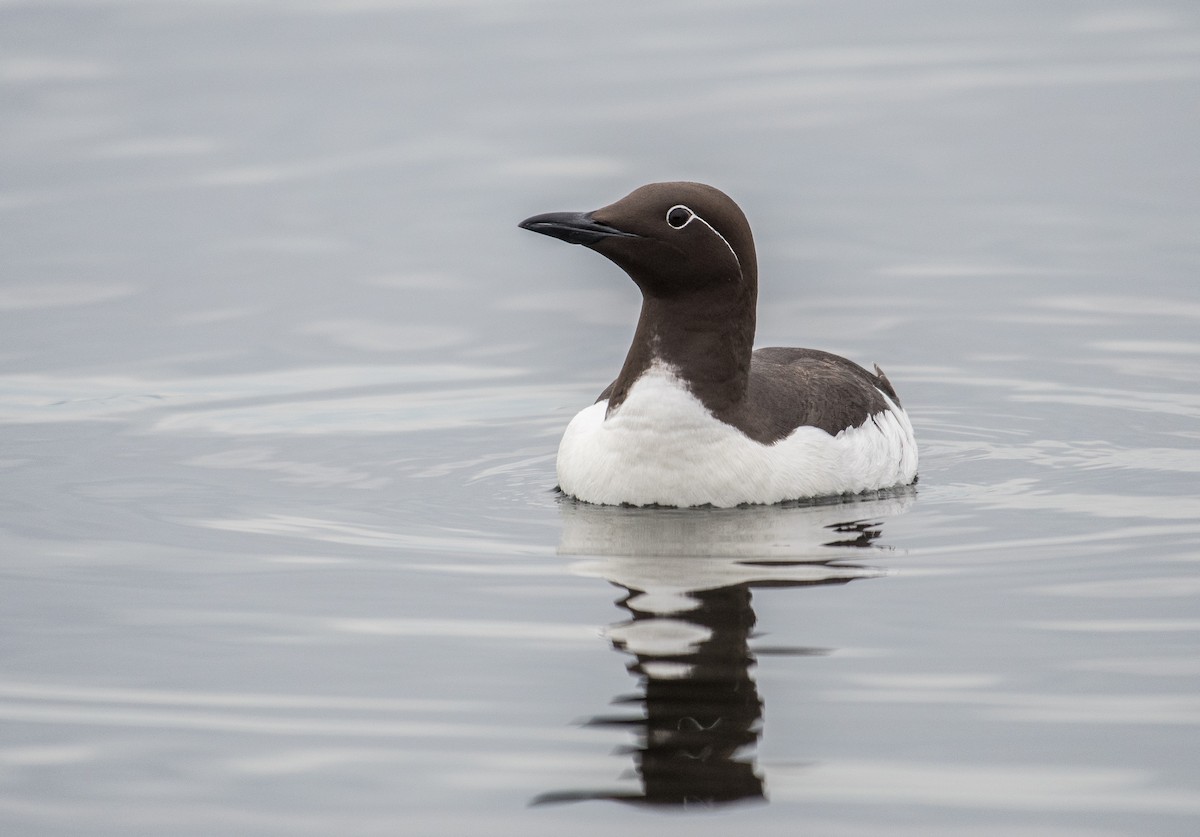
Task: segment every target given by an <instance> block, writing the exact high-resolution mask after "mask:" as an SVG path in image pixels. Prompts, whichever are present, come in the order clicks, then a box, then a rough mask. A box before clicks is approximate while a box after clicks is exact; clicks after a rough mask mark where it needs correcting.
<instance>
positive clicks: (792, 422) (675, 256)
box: [520, 182, 917, 507]
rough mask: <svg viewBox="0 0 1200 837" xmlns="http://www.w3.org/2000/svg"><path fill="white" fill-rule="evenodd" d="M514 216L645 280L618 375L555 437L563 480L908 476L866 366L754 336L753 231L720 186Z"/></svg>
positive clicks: (775, 493)
mask: <svg viewBox="0 0 1200 837" xmlns="http://www.w3.org/2000/svg"><path fill="white" fill-rule="evenodd" d="M520 226H521V227H522V228H524V229H527V230H531V231H533V232H537V233H542V234H543V235H548V236H551V237H552V238H558V239H561V240H562V241H566V242H569V243H571V244H581V245H583V246H585V247H587V248H589V249H591V250H595V251H596V252H597V253H599V254H601V255H602V256H605V257H606V258H608V259H609V260H610V261H612V262H614V263H615V264H616V265H617V266H619V267H620V268H622V269H623V270H624V271H625V272H626V273H627V274H629V277H630V278H631V279H632V280H633V281H634V283H635V284H636V285H637V286H638V288H639V289H640V290H641V292H642V309H641V315H640V316H639V318H638V323H637V328H636V330H635V331H634V335H633V344H632V345H631V346H630V347H629V352H628V354H627V355H626V357H625V363H624V365H623V366H622V367H621V371H620V373H619V374H618V375H617V377H616V380H614V381H613V382H612V383H611V384H609V385H608V387H607V388H605V390H604V391H603V392H602V393H600V397H599V398H598V399H597V400H596V402H595V403H594V404H592V405H591V406H590V407H587V408H585V409H584V410H582V411H581V412H579V413H578V414H577V415H576V416H575V418H574V419H573V420H572V421H571V423H570V424H569V425H568V426H567V429H566V432H565V433H564V434H563V437H562V441H561V442H560V444H559V448H558V458H557V463H556V465H557V473H558V483H559V488H560V489H561V490H562V491H563V493H565V494H568V495H570V496H572V497H575V498H577V499H579V500H584V501H586V502H589V503H601V504H613V505H616V504H622V505H634V506H647V505H662V506H704V505H712V506H718V507H727V506H737V505H743V504H760V503H761V504H769V503H778V502H781V501H785V500H799V499H808V498H815V497H824V496H827V495H838V494H857V493H862V492H865V491H872V490H877V489H883V488H889V487H892V486H899V485H906V484H908V483H911V482H913V481H914V480H915V479H916V474H917V444H916V440H915V439H914V437H913V429H912V424H911V422H910V421H909V418H908V416H907V414H906V413H905V412H904V408H903V407H902V406H901V405H900V399H899V398H898V397H897V395H896V391H895V389H893V387H892V384H891V383H890V382H889V381H888V379H887V377H886V376H885V375H884V374H883V371H882V370H880V368H879V367H878V366H876V367H875V371H874V372H868V371H867V370H866V369H864V368H862V367H861V366H859V365H858V364H856V363H854V362H852V361H850V360H847V359H846V358H843V357H839V356H837V355H834V354H830V353H829V352H823V351H819V350H816V349H793V348H778V347H774V348H764V349H758V350H757V351H755V350H754V348H753V344H754V326H755V316H756V310H755V309H756V305H757V298H758V265H757V260H756V256H755V251H754V239H753V237H752V235H751V233H750V224H749V223H748V222H747V220H746V217H745V215H743V214H742V210H741V209H740V208H739V207H738V205H737V204H736V203H734V202H733V200H732V199H730V198H729V196H727V195H726V194H725V193H723V192H721V191H720V190H718V189H715V188H713V187H712V186H707V185H704V184H701V183H686V182H677V183H652V184H649V185H647V186H642V187H640V188H638V189H635V190H634V191H633V192H631V193H630V194H629V195H627V196H626V197H624V198H622V199H621V200H619V201H617V202H616V203H612V204H609V205H608V206H605V207H602V208H601V209H597V210H595V211H593V212H551V213H547V214H544V215H535V216H533V217H532V218H527V219H525V220H524V221H522V222H521V223H520Z"/></svg>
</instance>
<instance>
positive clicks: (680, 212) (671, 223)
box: [667, 203, 696, 230]
mask: <svg viewBox="0 0 1200 837" xmlns="http://www.w3.org/2000/svg"><path fill="white" fill-rule="evenodd" d="M671 216H675V218H674V220H672V218H671ZM695 217H696V213H695V212H692V210H690V209H688V208H687V207H686V206H684V205H683V204H681V203H677V204H675V205H674V206H673V207H671V208H670V209H668V210H667V226H668V227H670V228H671V229H673V230H682V229H683V228H684V227H686V226H687V225H688V224H690V223H691V222H692V220H693V219H694V218H695ZM680 219H682V220H680Z"/></svg>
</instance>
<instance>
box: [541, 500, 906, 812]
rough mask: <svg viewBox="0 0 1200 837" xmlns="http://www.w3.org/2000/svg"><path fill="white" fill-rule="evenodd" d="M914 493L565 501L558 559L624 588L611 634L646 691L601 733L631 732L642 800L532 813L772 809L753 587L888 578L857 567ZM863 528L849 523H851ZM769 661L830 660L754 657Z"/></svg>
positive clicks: (583, 793) (579, 793) (608, 794)
mask: <svg viewBox="0 0 1200 837" xmlns="http://www.w3.org/2000/svg"><path fill="white" fill-rule="evenodd" d="M912 496H913V493H912V491H911V490H909V491H906V492H901V493H899V494H892V495H889V496H886V497H880V498H876V499H874V500H872V501H871V502H870V503H866V502H864V503H862V504H855V505H852V506H847V505H845V504H840V505H828V506H807V507H798V506H797V507H792V508H781V507H777V506H776V507H767V508H749V509H728V510H717V509H706V510H688V509H653V510H650V509H624V508H611V507H596V506H587V505H584V504H576V503H572V502H569V501H564V503H563V506H562V512H563V514H562V517H563V523H564V533H563V542H562V547H561V549H560V551H562V552H564V553H567V554H578V555H586V556H588V557H587V558H586V559H584V560H582V561H580V562H579V563H577V564H576V565H575V567H574V569H575V570H576V571H577V572H579V573H580V574H584V575H591V576H598V577H602V578H605V579H607V580H608V581H610V582H611V583H613V584H614V585H616V586H617V587H619V588H621V589H622V591H623V592H622V595H621V596H620V598H618V600H617V605H618V606H619V607H620V608H622V610H623V611H625V613H624V614H623V617H624V618H622V620H621V621H618V622H616V623H615V624H613V625H611V626H610V627H609V628H608V631H607V636H608V639H609V640H610V641H611V642H612V645H613V647H614V648H615V649H617V650H618V651H621V652H622V653H624V654H627V655H629V657H630V658H631V659H630V661H629V663H628V665H627V668H628V670H629V672H630V673H631V674H632V675H634V677H636V678H637V679H638V684H639V691H638V692H637V693H636V694H634V695H630V696H623V697H618V698H616V699H615V700H614V701H613V703H614V705H615V706H617V707H619V709H618V710H616V711H614V713H613V714H610V715H600V716H596V717H593V718H591V719H590V720H589V721H587V723H588V724H589V725H593V726H601V725H617V726H621V727H626V728H628V729H630V730H631V731H632V732H633V733H634V737H635V744H634V745H633V746H632V747H631V748H629V750H628V752H629V753H630V755H631V756H632V759H633V766H634V773H635V775H636V777H637V779H638V785H639V787H638V789H636V790H634V789H624V788H621V789H596V790H571V791H555V792H551V793H546V794H542V795H541V796H539V797H538V798H537V799H536V800H534V802H535V803H548V802H569V801H581V800H588V799H607V800H616V801H622V802H630V803H641V804H649V805H663V806H672V805H676V806H677V805H690V804H695V805H720V804H726V803H732V802H737V801H753V800H762V799H765V798H766V793H765V789H764V780H763V777H762V774H761V772H760V770H759V769H758V767H757V766H756V764H755V757H754V751H755V747H756V745H757V743H758V739H759V736H760V734H761V729H762V716H763V701H762V698H761V697H760V696H759V693H758V687H757V685H756V684H755V681H754V678H753V677H752V675H751V671H752V669H753V667H754V666H755V664H756V657H755V652H754V651H752V650H751V641H752V640H754V639H755V637H756V634H755V633H754V628H755V623H756V616H755V613H754V608H753V605H752V590H754V589H755V588H760V587H802V586H811V585H827V584H844V583H846V582H848V581H851V580H853V579H856V578H865V577H872V576H877V575H881V574H882V571H881V570H879V569H875V568H871V567H867V566H863V565H862V564H860V563H858V562H857V561H855V560H854V558H855V557H861V556H862V555H863V553H862V552H861V549H862V548H864V547H871V546H873V545H875V542H876V541H877V539H878V538H879V537H880V535H881V531H882V530H881V520H882V518H884V517H887V516H890V515H894V514H898V513H900V512H902V511H904V509H905V508H907V506H908V505H909V504H910V503H911V500H912ZM851 515H852V516H853V519H850V520H847V518H848V517H849V516H851ZM758 653H759V654H766V653H776V654H779V653H785V654H798V655H803V654H820V653H823V651H822V650H821V649H813V648H804V647H798V648H797V647H790V648H778V647H776V648H765V647H764V648H758Z"/></svg>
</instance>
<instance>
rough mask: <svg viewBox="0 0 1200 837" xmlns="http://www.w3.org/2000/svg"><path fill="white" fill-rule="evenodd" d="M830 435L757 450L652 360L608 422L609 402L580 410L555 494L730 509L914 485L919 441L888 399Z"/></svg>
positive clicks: (810, 433) (804, 435)
mask: <svg viewBox="0 0 1200 837" xmlns="http://www.w3.org/2000/svg"><path fill="white" fill-rule="evenodd" d="M880 394H881V395H883V397H884V400H885V401H886V402H887V404H888V408H887V409H886V410H882V411H880V412H879V413H876V414H875V415H874V416H872V417H871V419H870V420H868V421H866V422H864V423H863V424H862V425H860V426H859V427H854V428H849V429H846V430H843V431H842V432H840V433H838V434H837V435H836V436H833V435H830V434H829V433H826V432H825V431H824V430H821V429H820V428H816V427H799V428H797V429H796V430H794V431H793V432H792V434H791V435H790V436H788V437H787V438H785V439H781V440H780V441H778V442H776V443H775V444H772V445H763V444H760V443H759V442H756V441H754V440H753V439H751V438H750V437H748V436H746V435H745V434H744V433H742V432H741V431H740V430H738V429H737V428H735V427H733V426H732V425H729V424H726V423H724V422H722V421H720V420H718V419H716V418H715V417H714V416H713V415H712V414H711V413H710V412H709V411H708V410H707V408H705V406H704V404H703V403H702V402H701V401H700V399H698V398H696V396H694V395H693V394H692V393H691V392H689V391H688V389H687V387H686V385H684V383H683V382H682V381H681V380H680V378H679V377H678V375H676V374H675V373H674V371H673V370H672V369H671V368H670V367H669V366H668V365H666V364H664V363H662V362H661V361H655V362H654V364H653V365H652V366H651V368H650V369H649V370H647V371H646V373H645V374H643V375H642V376H641V377H640V378H638V380H637V381H636V382H635V383H634V385H633V386H632V387H631V388H630V390H629V394H628V395H627V396H626V398H625V401H624V403H622V404H621V406H620V407H619V408H617V409H616V410H615V411H614V412H613V414H612V415H611V416H608V417H607V418H605V413H606V411H607V410H608V402H607V401H599V402H597V403H595V404H593V405H592V406H590V407H588V408H587V409H585V410H582V411H581V412H580V413H578V414H577V415H576V416H575V418H574V419H573V420H572V421H571V423H570V424H569V425H568V426H567V430H566V432H565V433H564V434H563V438H562V442H561V443H560V444H559V447H558V483H559V487H560V488H562V490H563V491H564V492H565V493H567V494H569V495H571V496H573V497H577V498H579V499H580V500H586V501H587V502H590V503H607V504H613V505H615V504H619V503H629V504H631V505H635V506H645V505H650V504H659V505H664V506H702V505H709V504H711V505H713V506H737V505H740V504H742V503H778V502H782V501H784V500H798V499H804V498H809V497H823V496H828V495H835V494H857V493H860V492H863V491H871V490H874V489H880V488H889V487H891V486H895V485H905V484H908V483H910V482H912V481H913V478H914V477H915V476H916V473H917V444H916V441H915V439H914V438H913V430H912V424H911V423H910V422H909V420H908V416H907V415H905V413H904V410H902V409H901V408H900V407H899V406H897V405H896V404H895V403H893V402H892V400H891V399H890V398H888V397H887V395H886V394H884V393H882V392H881V393H880Z"/></svg>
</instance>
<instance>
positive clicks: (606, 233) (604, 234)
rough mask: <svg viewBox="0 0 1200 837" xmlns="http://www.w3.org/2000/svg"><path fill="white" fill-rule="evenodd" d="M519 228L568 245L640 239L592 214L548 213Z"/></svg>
mask: <svg viewBox="0 0 1200 837" xmlns="http://www.w3.org/2000/svg"><path fill="white" fill-rule="evenodd" d="M518 226H519V227H520V228H521V229H523V230H530V231H531V232H535V233H541V234H542V235H548V236H550V237H551V238H558V239H561V240H563V241H565V242H567V243H568V244H583V245H589V244H595V243H596V242H597V241H603V240H604V239H606V238H638V236H637V235H635V234H634V233H630V232H625V231H624V230H618V229H617V228H616V227H610V226H608V225H606V224H601V223H599V222H598V221H593V220H592V214H591V213H590V212H547V213H546V214H545V215H534V216H533V217H532V218H526V219H525V220H524V221H522V222H521V223H520V224H518Z"/></svg>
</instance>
